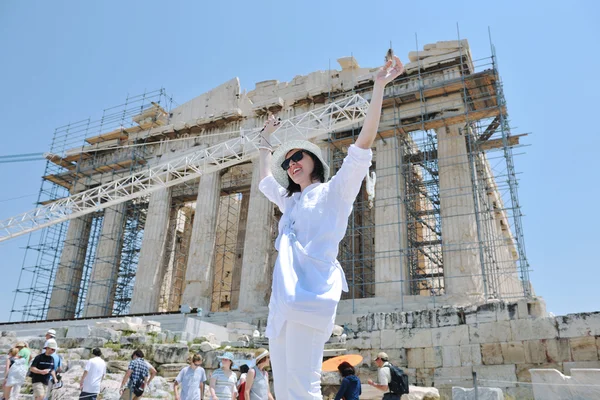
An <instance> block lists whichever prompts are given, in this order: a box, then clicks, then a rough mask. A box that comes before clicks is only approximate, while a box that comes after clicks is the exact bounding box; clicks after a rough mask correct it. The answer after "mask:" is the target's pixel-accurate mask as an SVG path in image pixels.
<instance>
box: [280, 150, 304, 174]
mask: <svg viewBox="0 0 600 400" xmlns="http://www.w3.org/2000/svg"><path fill="white" fill-rule="evenodd" d="M303 157H304V151H302V150H300V151H297V152H295V153H294V154H292V155H291V156H290V158H286V159H285V161H284V162H282V163H281V168H283V170H284V171H287V170H288V169H290V161H293V162H298V161H300V160H302V158H303Z"/></svg>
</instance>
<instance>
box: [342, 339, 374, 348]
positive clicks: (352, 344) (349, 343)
mask: <svg viewBox="0 0 600 400" xmlns="http://www.w3.org/2000/svg"><path fill="white" fill-rule="evenodd" d="M346 348H347V349H360V350H365V349H372V348H373V347H372V346H371V337H370V336H369V337H362V336H361V337H357V338H354V339H348V340H346Z"/></svg>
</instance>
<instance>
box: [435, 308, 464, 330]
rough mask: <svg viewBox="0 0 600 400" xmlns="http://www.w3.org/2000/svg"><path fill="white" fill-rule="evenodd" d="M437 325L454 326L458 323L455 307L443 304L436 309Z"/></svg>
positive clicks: (458, 318)
mask: <svg viewBox="0 0 600 400" xmlns="http://www.w3.org/2000/svg"><path fill="white" fill-rule="evenodd" d="M436 319H437V325H438V326H439V327H444V326H454V325H459V324H460V317H459V315H458V309H457V308H456V307H448V306H444V307H442V308H438V309H437V310H436Z"/></svg>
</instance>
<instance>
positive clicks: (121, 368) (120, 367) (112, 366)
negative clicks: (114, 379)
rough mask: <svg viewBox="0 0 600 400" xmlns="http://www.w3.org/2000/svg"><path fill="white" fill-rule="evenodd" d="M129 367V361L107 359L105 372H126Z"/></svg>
mask: <svg viewBox="0 0 600 400" xmlns="http://www.w3.org/2000/svg"><path fill="white" fill-rule="evenodd" d="M128 367H129V361H116V360H113V361H109V362H107V363H106V372H108V373H109V374H118V373H120V372H123V373H124V372H127V368H128Z"/></svg>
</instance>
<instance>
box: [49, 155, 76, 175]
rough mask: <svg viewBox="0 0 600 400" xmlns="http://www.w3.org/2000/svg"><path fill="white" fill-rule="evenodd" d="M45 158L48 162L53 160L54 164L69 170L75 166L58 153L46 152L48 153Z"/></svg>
mask: <svg viewBox="0 0 600 400" xmlns="http://www.w3.org/2000/svg"><path fill="white" fill-rule="evenodd" d="M46 159H47V160H48V161H50V162H53V163H54V164H56V165H59V166H61V167H63V168H66V169H68V170H69V171H72V170H74V169H75V168H76V167H77V166H76V165H75V164H73V163H70V162H68V161H66V160H65V159H64V158H62V157H61V156H59V155H58V154H48V155H46Z"/></svg>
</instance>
